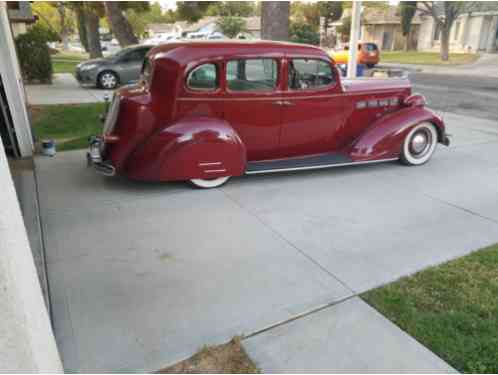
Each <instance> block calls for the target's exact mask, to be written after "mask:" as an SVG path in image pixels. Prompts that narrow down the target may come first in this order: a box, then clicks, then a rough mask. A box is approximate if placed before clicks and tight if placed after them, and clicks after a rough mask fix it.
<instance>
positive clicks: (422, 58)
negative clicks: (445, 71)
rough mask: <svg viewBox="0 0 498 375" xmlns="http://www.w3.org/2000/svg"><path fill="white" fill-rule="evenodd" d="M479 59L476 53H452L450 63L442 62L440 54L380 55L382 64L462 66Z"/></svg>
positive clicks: (384, 53) (400, 53)
mask: <svg viewBox="0 0 498 375" xmlns="http://www.w3.org/2000/svg"><path fill="white" fill-rule="evenodd" d="M478 57H479V55H478V54H476V53H450V60H449V61H441V58H440V55H439V52H415V51H408V52H404V51H385V52H381V54H380V63H381V64H382V63H399V64H422V65H462V64H469V63H471V62H474V61H476V60H477V58H478Z"/></svg>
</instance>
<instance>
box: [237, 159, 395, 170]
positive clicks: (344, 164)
mask: <svg viewBox="0 0 498 375" xmlns="http://www.w3.org/2000/svg"><path fill="white" fill-rule="evenodd" d="M398 159H399V158H390V159H379V160H367V161H356V162H351V163H337V164H325V165H316V166H311V167H295V168H279V169H265V170H262V171H252V172H251V171H249V172H248V171H246V172H245V174H260V173H276V172H290V171H305V170H311V169H324V168H333V167H344V166H347V165H362V164H375V163H382V162H386V161H394V160H398Z"/></svg>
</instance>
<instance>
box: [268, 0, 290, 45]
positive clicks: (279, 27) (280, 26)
mask: <svg viewBox="0 0 498 375" xmlns="http://www.w3.org/2000/svg"><path fill="white" fill-rule="evenodd" d="M289 11H290V3H289V2H288V1H262V2H261V39H268V40H289Z"/></svg>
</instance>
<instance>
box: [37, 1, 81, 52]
mask: <svg viewBox="0 0 498 375" xmlns="http://www.w3.org/2000/svg"><path fill="white" fill-rule="evenodd" d="M32 10H33V13H34V14H36V15H37V16H38V22H40V23H42V24H43V25H45V27H47V28H48V29H51V30H52V31H54V32H55V33H57V35H58V36H59V40H61V41H62V43H63V49H68V41H69V40H68V38H69V35H70V34H71V33H72V32H73V30H74V27H75V23H74V18H75V17H73V15H72V11H71V9H70V8H69V7H68V6H67V4H66V3H65V2H63V1H54V2H47V1H36V2H34V3H33V6H32Z"/></svg>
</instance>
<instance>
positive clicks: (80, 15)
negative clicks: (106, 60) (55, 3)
mask: <svg viewBox="0 0 498 375" xmlns="http://www.w3.org/2000/svg"><path fill="white" fill-rule="evenodd" d="M74 11H75V13H76V21H77V24H78V36H79V37H80V42H81V45H82V46H83V48H84V49H85V51H86V52H88V35H87V32H86V22H87V21H86V12H85V9H84V8H83V6H80V5H79V4H78V6H76V7H75V9H74Z"/></svg>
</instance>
